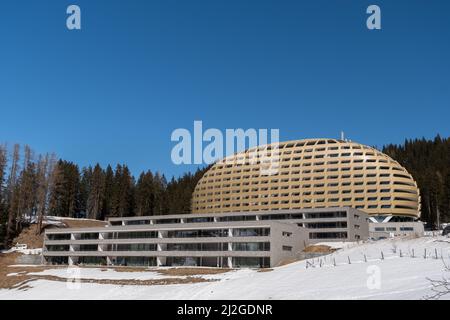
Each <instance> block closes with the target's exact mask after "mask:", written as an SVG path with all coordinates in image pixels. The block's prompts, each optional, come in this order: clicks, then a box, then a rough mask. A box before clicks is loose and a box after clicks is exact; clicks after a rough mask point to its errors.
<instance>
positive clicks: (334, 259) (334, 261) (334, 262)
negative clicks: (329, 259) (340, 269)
mask: <svg viewBox="0 0 450 320" xmlns="http://www.w3.org/2000/svg"><path fill="white" fill-rule="evenodd" d="M333 265H334V266H335V267H336V258H333Z"/></svg>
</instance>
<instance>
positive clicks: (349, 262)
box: [347, 256, 352, 264]
mask: <svg viewBox="0 0 450 320" xmlns="http://www.w3.org/2000/svg"><path fill="white" fill-rule="evenodd" d="M347 258H348V264H352V263H351V261H350V256H347Z"/></svg>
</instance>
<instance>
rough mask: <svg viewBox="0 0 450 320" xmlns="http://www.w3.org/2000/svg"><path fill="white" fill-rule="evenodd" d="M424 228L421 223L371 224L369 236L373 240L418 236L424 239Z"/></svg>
mask: <svg viewBox="0 0 450 320" xmlns="http://www.w3.org/2000/svg"><path fill="white" fill-rule="evenodd" d="M423 234H424V226H423V223H422V222H420V221H417V222H383V223H369V235H370V237H371V238H374V239H378V238H380V237H384V238H389V237H392V236H393V237H398V236H417V237H422V236H423Z"/></svg>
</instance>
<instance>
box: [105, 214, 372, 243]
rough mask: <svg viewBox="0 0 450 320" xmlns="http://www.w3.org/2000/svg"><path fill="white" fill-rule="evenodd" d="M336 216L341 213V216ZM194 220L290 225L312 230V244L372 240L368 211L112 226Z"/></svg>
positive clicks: (153, 219) (132, 220) (122, 221)
mask: <svg viewBox="0 0 450 320" xmlns="http://www.w3.org/2000/svg"><path fill="white" fill-rule="evenodd" d="M335 214H338V217H336V216H335ZM357 217H358V218H357ZM193 219H202V220H207V221H210V222H209V223H217V222H223V221H229V220H228V219H233V220H236V219H240V221H279V222H289V223H293V224H296V225H298V226H300V227H304V228H306V229H307V230H309V242H310V243H315V242H322V241H357V240H365V239H367V238H368V237H369V229H368V223H367V219H368V215H367V214H366V213H365V212H364V211H361V210H356V209H353V208H348V207H347V208H323V209H295V210H274V211H255V212H227V213H209V214H206V213H200V214H189V215H166V216H147V217H125V218H110V219H109V223H110V224H116V225H117V224H118V225H130V224H136V223H144V224H150V225H159V224H165V223H167V224H174V223H186V224H189V221H192V220H193ZM203 222H204V221H203ZM204 223H206V222H204ZM332 224H337V225H340V226H335V227H332V226H330V225H332ZM333 234H335V236H333Z"/></svg>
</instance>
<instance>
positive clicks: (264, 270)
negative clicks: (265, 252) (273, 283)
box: [258, 268, 273, 272]
mask: <svg viewBox="0 0 450 320" xmlns="http://www.w3.org/2000/svg"><path fill="white" fill-rule="evenodd" d="M270 271H273V269H272V268H262V269H259V270H258V272H270Z"/></svg>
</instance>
